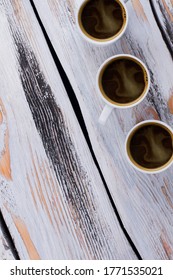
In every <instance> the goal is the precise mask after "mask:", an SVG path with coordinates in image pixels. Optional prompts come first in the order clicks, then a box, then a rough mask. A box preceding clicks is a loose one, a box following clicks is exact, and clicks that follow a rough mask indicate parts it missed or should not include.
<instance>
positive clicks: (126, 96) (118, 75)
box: [102, 58, 146, 104]
mask: <svg viewBox="0 0 173 280" xmlns="http://www.w3.org/2000/svg"><path fill="white" fill-rule="evenodd" d="M145 85H146V83H145V78H144V71H143V69H142V67H141V66H140V65H139V64H137V63H136V62H134V61H133V60H130V59H126V58H120V59H116V60H114V61H113V62H111V63H110V64H109V65H108V66H107V67H106V69H105V70H104V72H103V75H102V87H103V90H104V92H105V94H106V95H107V96H108V97H109V98H110V99H111V100H112V101H114V102H117V103H122V104H124V103H129V102H132V101H134V100H136V99H137V98H138V97H139V96H140V95H141V94H142V93H143V92H144V89H145Z"/></svg>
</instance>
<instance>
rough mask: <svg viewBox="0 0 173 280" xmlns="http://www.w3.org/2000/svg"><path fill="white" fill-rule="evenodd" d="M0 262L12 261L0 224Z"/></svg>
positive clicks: (10, 251)
mask: <svg viewBox="0 0 173 280" xmlns="http://www.w3.org/2000/svg"><path fill="white" fill-rule="evenodd" d="M0 260H14V256H13V253H12V250H11V248H10V246H9V244H8V241H7V239H6V236H5V234H4V232H3V230H2V228H1V223H0Z"/></svg>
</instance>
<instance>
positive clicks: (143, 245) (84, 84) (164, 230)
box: [34, 0, 173, 259]
mask: <svg viewBox="0 0 173 280" xmlns="http://www.w3.org/2000/svg"><path fill="white" fill-rule="evenodd" d="M34 3H35V6H36V8H37V11H38V13H39V16H40V18H41V20H42V23H43V25H44V27H45V28H46V31H47V34H48V36H49V37H50V40H51V42H52V44H53V46H54V49H55V50H56V53H57V55H58V57H59V59H60V61H61V63H62V65H63V67H64V69H65V71H66V74H67V76H68V78H69V79H70V82H71V84H72V86H73V89H74V91H75V93H76V97H77V99H78V102H79V104H80V107H81V110H82V113H83V117H84V119H85V123H86V126H87V130H88V134H89V137H90V140H91V143H92V147H93V149H94V152H95V155H96V158H97V160H98V162H99V165H100V168H101V170H102V173H103V175H104V177H105V180H106V183H107V185H108V188H109V190H110V192H111V194H112V197H113V199H114V202H115V204H116V206H117V208H118V211H119V213H120V215H121V218H122V220H123V223H124V226H125V228H126V229H127V231H128V232H129V234H130V236H131V238H132V240H133V241H134V243H135V245H136V247H137V249H138V250H139V252H140V254H141V256H142V257H143V258H144V259H172V258H173V238H172V236H173V222H172V221H173V188H172V187H173V183H172V169H169V170H168V171H166V172H164V173H161V174H157V175H144V174H141V173H139V172H137V171H135V170H134V169H132V168H131V167H130V166H129V165H128V163H127V161H126V159H125V154H124V141H125V137H126V135H127V133H128V131H129V130H130V129H131V128H132V126H133V125H134V124H136V123H137V122H139V121H141V120H144V119H162V121H165V122H167V123H169V124H170V125H172V126H173V117H172V115H171V114H170V113H169V110H168V107H167V102H168V99H169V97H170V94H171V92H172V90H173V81H172V71H173V63H172V59H171V56H170V53H169V51H168V49H167V46H166V44H165V42H164V40H163V38H162V35H161V33H160V30H159V28H158V26H157V23H156V21H155V18H154V15H153V13H152V9H151V6H150V2H149V1H146V0H132V1H128V2H127V8H128V11H129V26H128V28H127V31H126V33H125V35H124V36H123V38H122V39H121V40H120V41H119V42H118V43H116V44H113V45H111V46H109V47H108V46H106V47H98V46H94V45H91V44H89V43H87V42H85V41H84V40H83V38H81V36H80V34H79V33H78V30H77V27H76V12H77V8H78V6H79V5H80V3H81V1H79V0H73V1H72V0H68V1H63V0H60V1H56V0H46V1H44V2H43V3H40V1H39V0H34ZM119 53H130V54H134V55H136V56H137V57H139V58H141V59H142V60H143V61H144V62H145V63H146V65H147V66H148V68H149V70H150V74H151V83H152V84H151V89H150V92H149V94H148V97H147V98H146V99H145V100H144V101H143V102H142V104H140V105H138V106H137V107H136V108H133V109H127V110H122V111H121V110H114V112H113V113H112V115H111V117H110V118H109V120H108V121H107V124H106V125H105V126H104V127H103V126H101V125H99V124H98V118H99V115H100V113H101V111H102V109H103V106H104V103H103V101H102V100H101V98H100V97H99V94H98V93H97V92H96V74H97V71H98V68H99V66H100V65H101V64H102V63H103V61H104V60H105V59H107V58H108V57H110V56H112V55H115V54H119Z"/></svg>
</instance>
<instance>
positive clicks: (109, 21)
mask: <svg viewBox="0 0 173 280" xmlns="http://www.w3.org/2000/svg"><path fill="white" fill-rule="evenodd" d="M81 22H82V25H83V27H84V29H85V30H86V32H87V33H88V34H89V35H90V36H92V37H94V38H97V39H107V38H110V37H112V36H114V35H115V34H116V33H118V32H119V31H120V30H121V28H122V26H123V22H124V20H123V11H122V8H121V6H120V4H119V3H118V2H116V1H115V0H91V1H88V2H87V4H86V5H85V7H84V8H83V11H82V14H81Z"/></svg>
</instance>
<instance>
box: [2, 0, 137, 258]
mask: <svg viewBox="0 0 173 280" xmlns="http://www.w3.org/2000/svg"><path fill="white" fill-rule="evenodd" d="M0 37H1V44H0V84H1V90H0V95H1V101H0V111H1V114H0V129H1V130H0V132H1V135H0V136H1V137H0V155H1V161H0V163H1V164H0V180H1V181H0V192H1V196H0V203H1V204H0V205H1V209H2V213H3V216H4V219H5V221H6V223H7V226H8V228H9V231H10V233H11V235H12V238H13V240H14V243H15V246H16V248H17V250H18V253H19V256H20V258H21V259H135V258H136V256H135V254H134V253H133V250H132V248H131V246H130V245H129V244H128V242H127V240H126V237H125V236H124V234H123V232H122V230H121V228H120V226H119V223H118V221H117V218H116V215H115V213H114V210H113V208H112V206H111V204H110V201H109V199H108V196H107V193H106V191H105V188H104V185H103V183H102V180H101V178H100V175H99V173H98V171H97V169H96V166H95V164H94V162H93V159H92V157H91V154H90V151H89V149H88V146H87V144H86V141H85V139H84V136H83V134H82V132H81V129H80V127H79V124H78V121H77V119H76V117H75V114H74V112H73V110H72V107H71V105H70V102H69V99H68V96H67V93H66V91H65V89H64V87H63V85H62V82H61V79H60V77H59V74H58V71H57V69H56V67H55V65H54V62H53V59H52V57H51V54H50V52H49V50H48V47H47V45H46V43H45V40H44V37H43V34H42V32H41V30H40V27H39V25H38V22H37V20H36V18H35V15H34V13H33V10H32V7H31V6H30V3H29V1H19V0H15V1H14V0H11V1H9V0H3V1H2V0H1V1H0Z"/></svg>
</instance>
